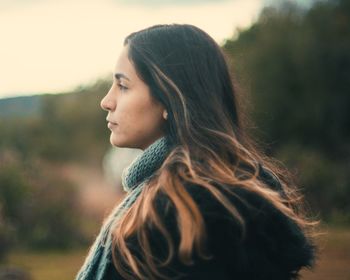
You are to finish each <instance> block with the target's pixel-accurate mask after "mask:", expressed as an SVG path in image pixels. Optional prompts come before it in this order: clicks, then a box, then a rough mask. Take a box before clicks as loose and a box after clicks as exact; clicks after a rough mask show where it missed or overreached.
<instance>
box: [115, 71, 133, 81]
mask: <svg viewBox="0 0 350 280" xmlns="http://www.w3.org/2000/svg"><path fill="white" fill-rule="evenodd" d="M114 77H115V78H116V79H117V80H120V79H121V78H124V79H125V80H128V81H130V79H129V78H128V77H127V76H125V75H124V74H122V73H115V74H114Z"/></svg>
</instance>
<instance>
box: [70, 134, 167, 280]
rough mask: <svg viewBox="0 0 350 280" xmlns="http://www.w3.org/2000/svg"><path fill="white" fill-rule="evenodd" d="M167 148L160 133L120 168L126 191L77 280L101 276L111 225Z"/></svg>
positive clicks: (96, 279) (108, 255)
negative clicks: (123, 167) (131, 160)
mask: <svg viewBox="0 0 350 280" xmlns="http://www.w3.org/2000/svg"><path fill="white" fill-rule="evenodd" d="M170 150H171V144H170V141H169V138H168V137H165V136H163V137H161V138H159V139H157V140H156V141H155V142H153V143H152V144H151V145H150V146H148V147H147V148H146V149H145V150H144V151H143V152H142V153H141V154H139V155H138V156H137V157H136V158H135V159H134V160H133V162H132V163H131V164H130V165H129V166H128V167H126V168H125V169H124V170H123V173H122V184H123V189H124V190H125V191H126V192H127V195H126V196H125V198H124V199H123V201H122V202H121V203H120V204H119V205H117V206H116V207H115V208H114V209H113V210H112V212H111V213H110V214H109V216H108V217H107V219H106V220H105V222H104V223H103V225H102V228H101V230H100V233H99V234H98V236H97V237H96V239H95V242H94V243H93V245H92V246H91V248H90V250H89V253H88V255H87V257H86V259H85V262H84V264H83V266H82V267H81V269H80V271H79V272H78V274H77V276H76V278H75V279H76V280H102V279H104V277H105V273H106V271H107V268H108V265H110V264H111V262H112V235H111V233H112V229H114V228H115V226H117V223H118V221H119V219H120V217H121V215H122V214H123V213H124V212H125V211H126V210H127V209H129V208H130V206H131V205H132V204H133V203H134V201H135V200H136V199H137V197H138V196H139V194H140V193H141V191H142V189H143V186H144V185H145V184H146V183H147V181H148V180H149V179H150V178H151V177H152V175H153V173H154V172H155V171H156V170H157V169H159V167H160V166H161V165H162V163H163V161H164V160H165V158H166V156H167V155H168V154H169V152H170Z"/></svg>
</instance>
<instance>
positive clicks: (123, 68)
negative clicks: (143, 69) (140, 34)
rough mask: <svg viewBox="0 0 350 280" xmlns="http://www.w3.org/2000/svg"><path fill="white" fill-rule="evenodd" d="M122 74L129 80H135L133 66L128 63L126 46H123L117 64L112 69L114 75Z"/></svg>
mask: <svg viewBox="0 0 350 280" xmlns="http://www.w3.org/2000/svg"><path fill="white" fill-rule="evenodd" d="M116 73H122V74H124V75H125V76H127V77H128V78H129V79H130V80H135V79H136V78H137V75H136V70H135V68H134V65H133V64H132V63H131V62H130V60H129V58H128V46H124V47H123V49H122V51H121V52H120V54H119V56H118V58H117V62H116V64H115V67H114V74H116Z"/></svg>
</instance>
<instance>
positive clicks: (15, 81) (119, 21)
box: [0, 0, 268, 98]
mask: <svg viewBox="0 0 350 280" xmlns="http://www.w3.org/2000/svg"><path fill="white" fill-rule="evenodd" d="M266 1H268V0H265V1H264V0H215V1H214V0H60V1H57V0H0V40H1V42H0V98H1V97H8V96H18V95H26V94H36V93H46V92H48V93H57V92H64V91H69V90H72V89H74V88H75V87H76V86H78V85H79V84H86V83H91V82H93V81H94V80H95V79H97V78H99V77H102V76H106V75H111V76H112V70H113V68H114V64H115V62H116V58H117V56H118V54H119V52H120V50H121V48H122V42H123V39H124V37H125V36H126V35H128V34H129V33H130V32H133V31H136V30H138V29H141V28H144V27H147V26H151V25H153V24H158V23H190V24H194V25H196V26H198V27H200V28H202V29H204V30H205V31H206V32H208V33H209V34H210V35H211V36H212V37H213V38H214V39H215V40H216V41H217V42H218V43H222V42H223V40H224V39H225V38H229V37H231V36H232V35H233V34H234V32H235V30H236V28H237V27H241V28H242V27H247V26H249V25H250V24H251V22H252V21H254V20H255V19H256V18H257V15H258V13H259V11H260V10H261V8H262V6H263V3H266Z"/></svg>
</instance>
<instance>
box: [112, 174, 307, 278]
mask: <svg viewBox="0 0 350 280" xmlns="http://www.w3.org/2000/svg"><path fill="white" fill-rule="evenodd" d="M260 178H261V179H262V180H264V181H265V182H267V183H269V185H270V186H271V187H272V188H275V189H278V190H279V191H280V192H281V194H282V195H283V190H282V189H281V185H280V184H279V183H278V181H277V180H276V179H274V177H272V176H271V175H270V174H269V173H267V172H265V171H264V170H263V169H261V173H260ZM187 190H188V191H189V193H190V194H191V196H192V197H193V198H194V200H195V201H196V202H197V204H198V206H199V209H200V210H201V212H202V214H203V217H204V221H205V226H206V232H207V237H208V248H209V250H210V252H211V253H212V254H213V256H214V258H213V259H211V260H209V261H205V260H202V259H199V258H198V257H197V256H196V255H194V259H195V263H194V265H192V266H186V265H184V264H182V263H180V261H179V260H178V258H176V257H175V259H173V261H172V263H171V265H169V266H167V267H165V268H162V269H161V272H163V273H166V275H168V276H173V275H174V273H173V271H176V272H180V273H182V274H183V276H182V277H180V278H174V279H181V280H185V279H186V280H189V279H193V280H195V279H198V280H199V279H201V280H206V279H217V280H228V279H232V280H234V279H235V280H253V279H254V280H258V279H259V280H264V279H266V280H267V279H268V280H275V279H276V280H277V279H278V280H287V279H296V277H297V272H298V271H299V270H300V269H301V268H302V267H304V266H311V265H312V263H313V259H314V246H313V244H312V243H310V241H308V240H307V239H306V238H305V236H304V234H303V232H302V231H301V230H300V229H299V227H298V226H297V225H296V224H295V223H294V222H293V221H292V220H290V219H289V218H287V217H286V216H285V215H284V214H283V213H281V212H280V211H279V210H277V209H276V208H275V207H274V206H273V205H272V204H271V203H269V202H268V201H266V199H264V198H262V197H261V196H259V195H257V194H255V193H252V192H251V191H248V190H246V189H243V188H241V187H236V188H234V193H235V195H229V199H230V201H231V202H232V203H233V204H234V205H235V207H236V208H237V210H238V212H239V213H240V214H241V215H242V217H243V218H244V220H245V222H246V234H245V238H244V239H243V240H242V239H240V236H241V230H240V227H239V224H238V223H237V221H236V220H235V219H234V218H233V217H232V216H231V214H229V213H228V211H227V210H226V209H225V208H224V207H223V206H222V205H221V204H220V203H219V202H218V201H217V200H216V199H215V198H214V197H213V196H212V195H211V194H210V193H209V192H208V191H207V190H205V189H203V188H201V187H198V186H197V187H196V186H195V185H187ZM156 203H157V204H156V207H157V209H158V212H159V214H160V216H161V218H162V220H163V222H164V223H165V226H166V227H167V229H168V230H169V232H170V233H171V234H172V238H173V240H174V242H175V244H176V245H178V244H179V234H178V229H177V226H176V216H175V211H174V208H173V207H172V204H171V202H170V200H169V199H168V198H166V197H165V196H159V198H158V199H157V200H156ZM149 231H150V243H151V248H152V254H153V255H154V256H157V257H163V256H164V254H165V252H166V250H165V249H166V243H165V240H164V239H163V237H162V235H161V234H160V233H159V232H158V231H156V230H155V229H152V228H150V229H149ZM129 242H130V243H129V244H130V245H131V246H132V251H133V253H134V254H135V255H137V256H138V257H140V258H142V256H141V255H140V246H139V244H138V242H137V238H136V237H134V238H131V239H130V241H129ZM175 248H176V247H175ZM106 279H123V278H122V277H121V276H120V275H119V273H118V272H117V271H116V270H115V268H114V266H113V265H112V264H110V266H109V270H108V272H107V278H106Z"/></svg>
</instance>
